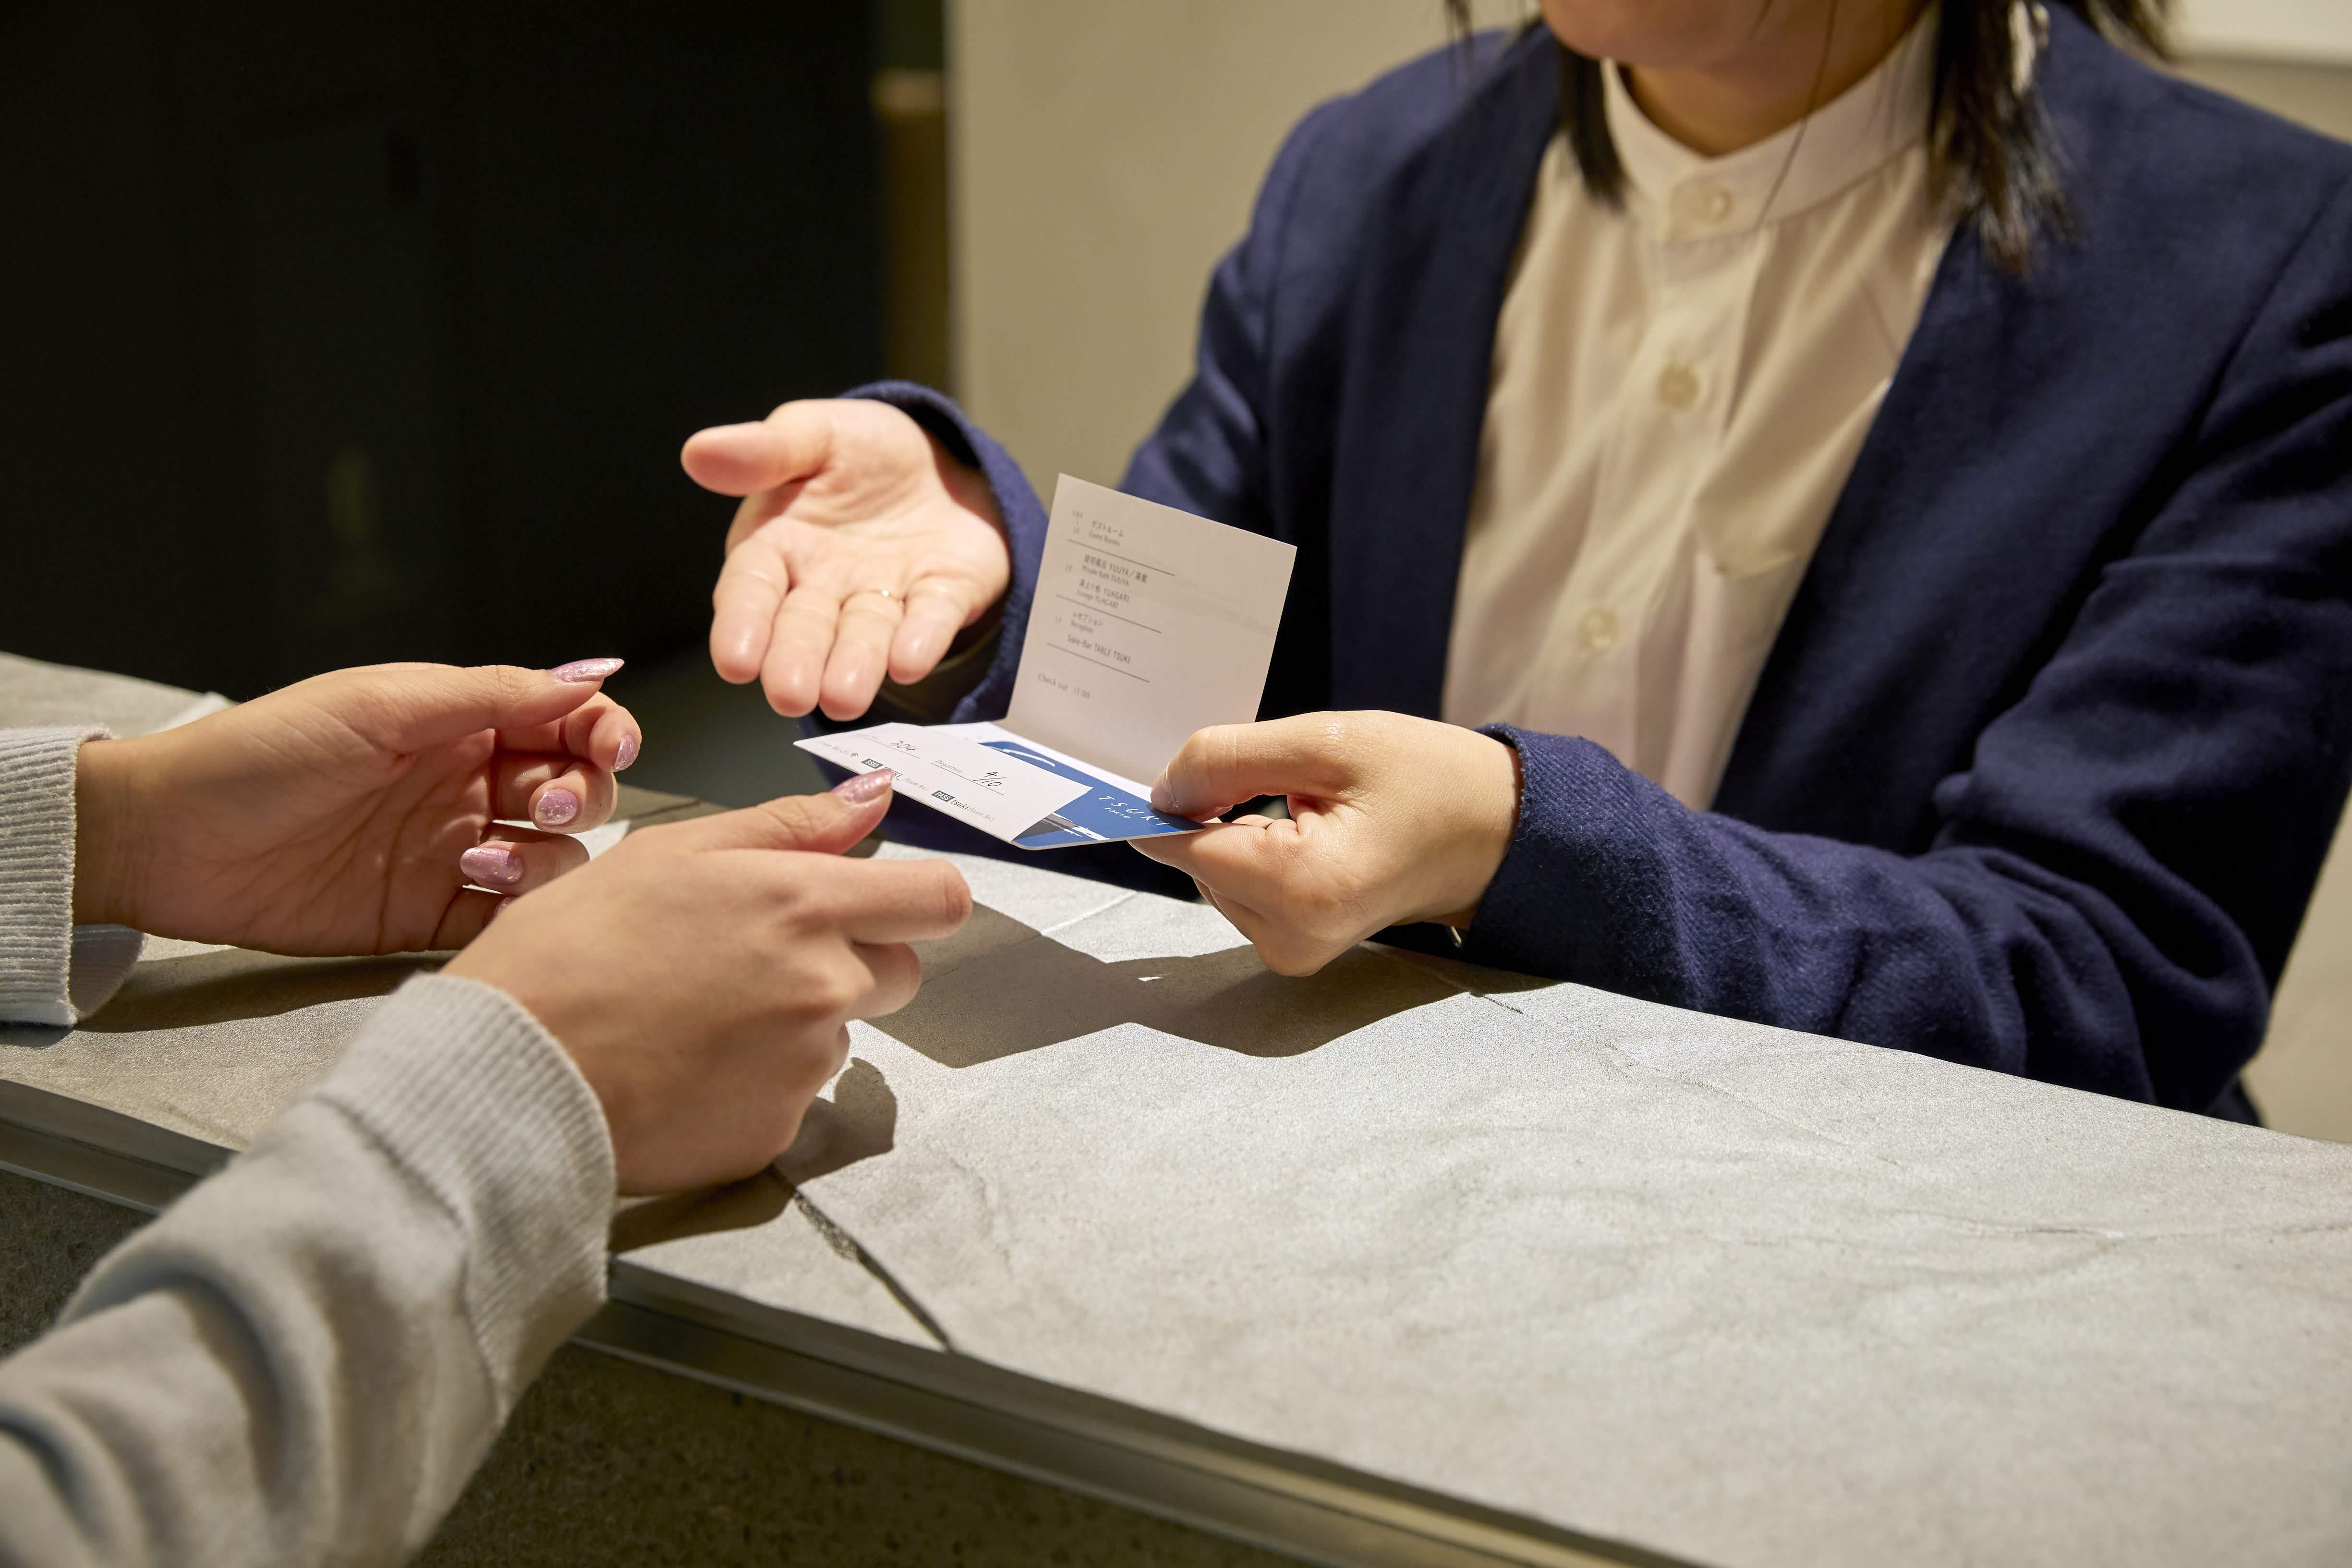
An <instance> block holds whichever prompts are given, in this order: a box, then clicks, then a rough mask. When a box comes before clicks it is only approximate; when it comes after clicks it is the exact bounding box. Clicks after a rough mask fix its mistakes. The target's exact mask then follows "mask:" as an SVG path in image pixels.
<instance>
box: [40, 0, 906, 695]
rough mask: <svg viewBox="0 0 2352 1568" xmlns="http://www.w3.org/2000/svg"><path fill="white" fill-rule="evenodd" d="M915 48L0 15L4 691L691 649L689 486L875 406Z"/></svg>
mask: <svg viewBox="0 0 2352 1568" xmlns="http://www.w3.org/2000/svg"><path fill="white" fill-rule="evenodd" d="M916 9H917V10H918V11H919V10H921V8H920V7H917V8H916ZM908 14H909V12H908V7H907V6H905V5H888V6H877V5H870V4H866V3H864V0H840V3H833V4H824V3H814V0H811V3H793V0H768V3H766V4H740V3H731V0H678V3H673V4H671V5H663V6H658V7H656V6H647V5H621V4H614V3H610V0H577V3H573V4H568V5H553V4H544V3H540V0H474V3H472V4H466V5H457V4H447V3H444V0H412V3H410V4H405V5H398V4H387V3H384V0H361V3H357V4H342V5H332V6H320V5H302V4H293V3H288V0H234V3H231V0H211V3H205V0H0V535H5V550H0V575H5V579H6V580H7V582H8V592H7V595H6V604H7V609H6V617H7V620H6V627H5V632H0V647H7V648H8V649H10V650H11V651H14V652H18V653H23V654H27V655H31V656H33V657H35V658H51V659H57V660H60V661H65V662H70V663H76V664H84V665H91V666H96V667H100V668H110V669H116V670H121V671H125V672H128V673H131V674H136V675H142V676H148V677H151V678H153V679H163V680H168V681H171V682H173V683H174V684H178V685H183V686H193V687H198V688H205V687H209V688H213V689H219V690H222V691H226V692H227V693H229V694H230V695H232V696H249V695H252V694H254V693H256V692H257V691H260V690H262V689H267V688H268V687H270V686H274V685H277V684H280V683H282V682H284V681H287V680H289V679H298V678H299V677H301V676H303V675H307V674H310V673H312V672H315V671H317V670H320V669H324V668H332V667H335V666H338V665H343V664H351V663H355V662H362V661H367V660H374V659H383V658H432V659H449V660H457V661H478V660H490V659H497V660H504V661H511V662H524V663H552V662H556V661H558V660H562V659H565V658H579V657H583V656H587V655H592V654H605V653H622V654H643V653H646V652H651V651H658V650H660V649H662V648H664V647H674V646H676V645H677V644H679V643H681V642H684V641H688V640H691V639H693V638H695V637H698V636H699V634H700V631H701V628H702V626H703V625H704V624H705V620H706V617H707V616H708V605H709V598H708V595H709V584H710V580H711V577H712V574H713V572H714V571H715V568H716V564H717V561H718V554H719V542H720V535H721V533H722V531H723V529H724V524H725V518H726V515H727V506H726V504H725V503H723V502H718V501H715V500H713V499H712V498H709V497H707V496H704V495H701V494H700V493H699V492H698V491H697V490H695V489H693V487H692V486H690V485H689V484H688V482H687V481H686V480H685V479H684V478H683V476H682V475H681V474H680V473H679V471H678V468H677V447H678V444H679V442H680V441H681V440H682V439H683V438H684V437H686V436H687V435H688V433H689V432H691V431H692V430H694V429H695V428H696V427H698V426H700V425H703V424H706V423H710V422H712V421H716V420H722V419H736V418H743V417H748V416H757V415H758V414H761V413H764V412H765V411H766V410H767V409H768V408H769V407H770V406H772V405H773V404H775V403H777V402H779V401H781V400H782V399H784V398H786V397H791V396H798V395H811V394H821V393H826V392H831V391H835V390H838V389H840V388H842V387H844V386H846V385H848V384H853V383H855V382H856V381H859V380H863V379H866V378H867V377H870V376H872V375H874V374H877V373H878V372H879V371H880V370H881V369H882V364H883V346H882V345H883V342H884V333H883V321H882V313H883V292H882V290H883V245H884V236H883V228H882V221H883V220H882V213H883V210H884V204H883V201H882V194H881V190H880V188H879V176H880V153H879V148H880V140H879V137H878V135H877V122H876V118H875V114H874V110H873V108H872V106H871V103H870V102H869V81H870V79H872V77H873V75H874V70H875V68H876V65H877V57H878V56H879V54H880V53H881V51H882V50H883V49H884V48H885V47H886V46H888V45H889V44H890V41H891V40H893V39H900V40H903V39H904V38H906V37H908V36H909V32H910V29H909V27H908V23H907V20H906V18H907V16H908ZM929 14H930V15H933V16H935V15H936V5H933V6H931V7H930V8H929ZM911 31H912V36H913V37H916V38H917V39H918V43H917V44H916V46H915V47H922V46H921V43H920V41H919V40H920V39H921V38H922V37H924V29H923V28H922V27H921V26H919V25H917V26H914V27H913V28H912V30H911ZM896 47H902V48H903V47H907V46H906V45H905V44H904V43H903V42H901V43H899V44H898V45H897V46H896Z"/></svg>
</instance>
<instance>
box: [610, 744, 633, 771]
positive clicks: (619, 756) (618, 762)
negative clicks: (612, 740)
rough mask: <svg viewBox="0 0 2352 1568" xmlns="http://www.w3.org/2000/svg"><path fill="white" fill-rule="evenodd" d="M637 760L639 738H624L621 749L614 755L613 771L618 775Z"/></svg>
mask: <svg viewBox="0 0 2352 1568" xmlns="http://www.w3.org/2000/svg"><path fill="white" fill-rule="evenodd" d="M636 760H637V738H636V737H635V735H624V736H622V737H621V749H620V750H619V751H617V752H614V753H613V771H614V773H619V772H620V771H621V770H622V769H624V768H625V767H627V766H628V765H629V764H630V763H634V762H635V761H636Z"/></svg>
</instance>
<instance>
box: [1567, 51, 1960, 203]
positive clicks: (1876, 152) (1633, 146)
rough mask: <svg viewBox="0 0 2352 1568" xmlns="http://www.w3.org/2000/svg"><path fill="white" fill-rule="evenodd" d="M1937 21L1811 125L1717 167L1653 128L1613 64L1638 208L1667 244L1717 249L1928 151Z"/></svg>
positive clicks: (1614, 96)
mask: <svg viewBox="0 0 2352 1568" xmlns="http://www.w3.org/2000/svg"><path fill="white" fill-rule="evenodd" d="M1936 16H1937V6H1935V5H1930V6H1928V7H1927V10H1926V11H1925V12H1923V13H1922V14H1921V15H1920V16H1919V18H1918V20H1916V22H1914V23H1912V25H1911V30H1910V31H1909V32H1907V33H1906V34H1904V36H1903V40H1902V42H1900V43H1898V44H1896V45H1895V48H1894V50H1893V52H1892V53H1890V54H1889V55H1888V56H1887V57H1886V58H1885V59H1883V60H1881V61H1879V62H1878V64H1877V66H1876V67H1875V68H1874V69H1873V70H1872V71H1871V73H1870V74H1869V75H1868V76H1866V77H1864V78H1863V79H1861V80H1860V81H1858V82H1856V83H1854V84H1853V86H1852V87H1850V88H1848V89H1846V90H1845V91H1844V92H1843V93H1841V94H1839V95H1838V96H1837V97H1836V98H1835V99H1832V100H1831V101H1830V102H1828V103H1826V104H1824V105H1822V107H1821V108H1819V109H1817V110H1813V112H1812V113H1811V115H1809V116H1807V117H1806V119H1805V120H1803V121H1799V122H1798V123H1797V124H1795V125H1791V126H1790V127H1789V128H1788V129H1787V130H1785V131H1782V132H1780V133H1779V134H1777V135H1774V136H1770V137H1767V138H1766V139H1765V140H1763V141H1761V142H1758V143H1756V144H1755V145H1754V146H1752V147H1743V148H1741V149H1740V150H1739V151H1738V152H1737V153H1727V154H1725V155H1724V156H1723V157H1720V158H1708V157H1705V156H1702V155H1701V154H1699V153H1695V152H1693V151H1691V149H1689V148H1688V147H1685V146H1684V145H1683V144H1682V143H1681V142H1677V141H1675V139H1674V138H1673V137H1671V136H1669V135H1667V134H1666V133H1665V132H1663V131H1661V130H1659V129H1658V128H1657V126H1656V125H1654V124H1653V123H1652V122H1651V121H1650V117H1649V116H1648V115H1646V114H1644V113H1643V112H1642V110H1641V107H1640V105H1638V104H1636V103H1635V102H1634V101H1633V92H1632V90H1631V89H1628V88H1627V87H1626V85H1625V80H1624V74H1623V68H1622V67H1621V66H1617V65H1614V64H1612V65H1611V66H1610V68H1607V69H1605V70H1603V71H1602V72H1601V80H1602V83H1603V88H1602V92H1603V96H1604V99H1605V100H1606V108H1607V113H1608V117H1609V134H1610V136H1611V137H1612V140H1614V142H1616V145H1617V156H1618V158H1619V160H1620V162H1622V163H1623V164H1624V168H1625V180H1626V187H1627V195H1628V196H1629V197H1631V198H1632V203H1633V205H1635V206H1637V207H1639V208H1641V209H1643V211H1644V213H1645V216H1650V217H1652V218H1653V219H1654V222H1655V223H1656V224H1657V225H1658V226H1659V228H1660V229H1661V230H1662V231H1663V232H1662V237H1664V239H1665V241H1666V242H1667V243H1668V244H1676V243H1680V242H1682V241H1686V240H1699V239H1717V238H1720V237H1723V236H1725V235H1729V234H1737V233H1738V232H1740V231H1741V230H1743V229H1753V228H1756V227H1759V226H1761V225H1762V224H1763V223H1765V222H1768V221H1769V222H1771V223H1779V222H1780V221H1782V220H1783V219H1785V218H1789V217H1792V216H1796V215H1797V214H1799V213H1801V212H1805V211H1807V210H1808V209H1810V208H1812V207H1816V206H1819V205H1822V203H1823V202H1826V201H1828V200H1830V199H1831V198H1832V197H1833V196H1835V195H1838V193H1840V192H1841V191H1843V190H1846V189H1848V188H1849V187H1851V186H1852V185H1853V184H1856V183H1857V182H1859V181H1861V180H1864V179H1866V178H1868V177H1869V176H1870V175H1871V174H1874V173H1875V172H1876V171H1877V170H1879V169H1880V168H1883V167H1884V166H1885V164H1886V163H1888V162H1889V161H1890V160H1892V159H1894V158H1896V157H1899V156H1901V155H1902V154H1903V153H1906V152H1909V151H1911V150H1912V149H1914V148H1924V147H1925V146H1926V145H1927V117H1928V111H1929V110H1930V108H1931V107H1932V104H1933V101H1934V98H1935V87H1936V75H1935V73H1936ZM1776 184H1777V185H1778V186H1779V189H1778V190H1777V191H1776V190H1775V189H1774V186H1775V185H1776ZM1768 202H1769V203H1770V205H1771V211H1770V212H1769V213H1767V212H1765V210H1764V208H1765V204H1766V203H1768Z"/></svg>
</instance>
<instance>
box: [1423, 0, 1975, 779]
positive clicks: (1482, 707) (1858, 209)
mask: <svg viewBox="0 0 2352 1568" xmlns="http://www.w3.org/2000/svg"><path fill="white" fill-rule="evenodd" d="M1935 32H1936V27H1935V10H1934V8H1932V7H1931V8H1930V9H1929V10H1928V12H1927V15H1926V16H1923V17H1921V18H1920V19H1919V21H1918V22H1917V23H1916V25H1914V26H1913V27H1912V29H1911V31H1910V32H1909V33H1908V34H1907V35H1906V37H1905V38H1904V40H1903V42H1902V43H1901V44H1899V45H1898V46H1897V47H1895V51H1894V52H1893V53H1892V54H1891V55H1889V56H1888V57H1887V58H1886V59H1885V60H1884V61H1882V62H1881V63H1880V64H1879V66H1878V68H1876V69H1875V70H1874V71H1873V72H1872V73H1871V74H1870V75H1869V76H1867V77H1865V78H1864V79H1863V80H1862V81H1860V82H1858V83H1857V84H1855V85H1854V87H1853V88H1852V89H1850V90H1848V91H1847V92H1845V93H1843V95H1841V96H1840V97H1839V98H1837V99H1836V100H1834V101H1832V102H1831V103H1829V104H1827V105H1825V106H1824V107H1823V108H1822V109H1820V110H1816V111H1815V112H1814V114H1813V115H1812V116H1811V120H1810V121H1808V122H1807V123H1806V124H1804V125H1802V126H1792V127H1790V129H1789V130H1787V131H1784V132H1781V133H1780V134H1779V135H1777V136H1774V137H1772V138H1771V139H1770V140H1769V141H1766V142H1759V143H1758V144H1757V145H1755V146H1753V147H1748V148H1746V149H1744V150H1742V151H1740V152H1738V153H1732V154H1730V155H1729V156H1727V157H1722V158H1705V157H1701V156H1700V155H1699V154H1697V153H1693V152H1691V151H1690V150H1689V149H1688V148H1686V147H1684V146H1683V145H1682V144H1681V143H1679V142H1675V141H1674V140H1673V139H1672V138H1670V137H1668V136H1667V135H1666V134H1665V133H1664V132H1661V131H1660V130H1659V129H1658V128H1657V127H1656V126H1654V125H1653V124H1652V123H1651V122H1650V121H1649V120H1648V119H1647V118H1646V117H1645V116H1644V115H1643V112H1642V110H1640V109H1639V108H1638V107H1637V106H1636V105H1635V104H1634V102H1633V98H1632V95H1631V94H1630V93H1629V92H1628V90H1627V89H1626V88H1625V85H1624V83H1623V81H1622V79H1621V75H1620V72H1619V71H1618V69H1617V68H1615V67H1613V66H1612V67H1608V68H1605V69H1604V70H1603V71H1602V73H1601V74H1602V76H1603V77H1604V79H1605V81H1606V85H1605V89H1604V90H1605V92H1606V94H1607V112H1608V120H1609V130H1610V134H1611V135H1612V137H1613V138H1614V139H1615V141H1616V144H1617V150H1618V153H1619V156H1620V157H1621V158H1622V161H1623V163H1624V167H1625V174H1626V193H1625V205H1624V209H1623V210H1622V212H1619V211H1612V209H1610V208H1609V207H1607V206H1604V205H1601V203H1599V202H1597V201H1595V200H1594V199H1593V198H1592V197H1591V195H1590V194H1588V193H1587V191H1586V190H1585V188H1584V183H1583V180H1582V179H1581V177H1580V175H1579V174H1578V171H1577V166H1576V159H1575V156H1574V154H1573V153H1571V152H1570V150H1569V148H1568V145H1567V142H1566V139H1565V137H1558V138H1555V139H1554V141H1553V143H1552V146H1551V148H1550V150H1549V153H1547V154H1546V156H1545V158H1544V161H1543V165H1542V169H1541V172H1540V173H1539V174H1538V176H1537V179H1538V184H1537V190H1536V194H1535V198H1534V202H1533V205H1531V207H1530V209H1529V211H1528V220H1527V226H1526V229H1525V231H1524V233H1523V234H1522V236H1521V238H1520V241H1519V252H1518V256H1517V260H1516V261H1515V263H1514V270H1513V275H1512V279H1511V282H1510V286H1509V290H1508V292H1507V295H1506V296H1505V299H1504V302H1503V310H1502V315H1501V319H1500V321H1499V322H1498V323H1497V326H1496V333H1495V357H1494V369H1493V380H1492V382H1491V383H1490V384H1489V389H1488V393H1487V400H1486V427H1485V432H1484V435H1483V436H1482V437H1481V440H1480V447H1479V456H1478V474H1477V482H1476V488H1475V491H1474V493H1473V496H1472V500H1471V505H1470V518H1469V526H1468V531H1467V534H1466V537H1465V543H1464V548H1463V557H1462V576H1461V584H1460V587H1459V588H1458V590H1457V591H1456V594H1455V597H1454V626H1453V634H1452V644H1451V647H1450V650H1449V655H1448V659H1447V666H1446V674H1445V695H1444V717H1445V718H1446V719H1447V720H1448V721H1451V722H1454V723H1457V724H1484V723H1492V722H1498V721H1499V722H1508V723H1514V724H1519V725H1522V726H1525V727H1527V728H1528V729H1532V730H1538V731H1549V732H1551V733H1556V734H1570V735H1582V736H1585V737H1588V738H1589V739H1591V740H1592V741H1595V742H1599V743H1600V744H1601V745H1602V746H1604V747H1606V748H1608V750H1609V751H1610V752H1612V753H1613V754H1614V755H1615V756H1616V757H1617V758H1618V760H1619V761H1621V762H1622V763H1625V764H1626V765H1627V766H1629V767H1631V768H1633V769H1634V770H1635V771H1637V772H1639V773H1642V774H1643V775H1644V776H1645V777H1647V778H1649V779H1651V780H1653V781H1654V782H1655V783H1657V784H1661V785H1663V786H1664V788H1665V789H1666V790H1668V791H1669V792H1670V793H1672V794H1673V795H1675V797H1676V798H1677V799H1679V800H1681V801H1683V802H1684V803H1685V805H1691V806H1693V807H1696V808H1701V809H1704V808H1705V807H1706V805H1707V804H1708V803H1709V802H1710V801H1711V800H1712V799H1713V798H1714V796H1715V791H1716V785H1717V782H1718V781H1719V780H1720V779H1721V777H1722V774H1723V768H1724V763H1725V762H1726V760H1727V758H1728V756H1729V754H1730V751H1731V742H1732V739H1733V737H1734V736H1735V735H1736V734H1737V733H1738V729H1739V723H1740V720H1741V718H1742V717H1743V716H1744V714H1745V713H1746V711H1747V708H1748V699H1749V697H1750V695H1751V694H1752V693H1753V692H1754V690H1755V687H1756V679H1757V676H1758V675H1759V672H1760V671H1761V670H1762V668H1763V667H1764V660H1765V658H1766V656H1767V655H1768V654H1769V652H1770V651H1771V647H1772V640H1773V638H1774V637H1775V636H1777V635H1778V633H1779V631H1780V622H1781V620H1782V618H1783V617H1784V616H1786V615H1787V613H1788V609H1789V604H1790V599H1791V598H1792V597H1793V596H1794V595H1795V593H1796V589H1797V584H1798V582H1799V580H1800V579H1801V577H1802V576H1803V575H1804V572H1805V567H1806V564H1807V563H1809V562H1810V561H1811V559H1812V553H1813V547H1814V545H1815V544H1816V543H1817V542H1819V541H1820V539H1821V534H1822V527H1823V526H1824V525H1825V524H1826V523H1827V521H1829V515H1830V510H1831V508H1832V507H1833V506H1834V505H1835V504H1836V501H1837V498H1838V494H1839V492H1840V491H1841V490H1842V489H1843V488H1844V486H1845V481H1846V476H1847V474H1848V473H1849V472H1850V471H1851V470H1852V468H1853V462H1854V458H1855V456H1856V455H1857V454H1858V453H1859V452H1860V450H1861V447H1862V442H1863V437H1864V435H1865V434H1866V433H1867V432H1868V430H1869V428H1870V423H1871V419H1872V417H1873V416H1874V415H1875V414H1876V413H1877V410H1878V405H1879V401H1880V399H1881V398H1882V397H1883V396H1884V395H1885V392H1886V387H1887V384H1888V382H1889V381H1890V380H1891V379H1892V378H1893V376H1894V374H1895V363H1896V362H1897V361H1898V360H1899V359H1900V358H1901V357H1902V353H1903V348H1904V345H1905V343H1906V342H1908V341H1909V339H1910V336H1911V330H1912V328H1913V326H1914V325H1915V324H1916V322H1917V321H1918V318H1919V312H1920V310H1921V308H1922V306H1923V305H1924V304H1925V303H1926V300H1927V289H1928V287H1929V285H1930V284H1931V283H1932V282H1933V280H1934V278H1935V272H1936V268H1937V263H1938V261H1939V260H1940V259H1941V258H1942V256H1943V251H1944V247H1945V244H1946V242H1947V241H1948V239H1949V238H1950V236H1951V233H1952V228H1953V221H1952V218H1951V216H1950V215H1949V214H1948V212H1947V211H1945V210H1944V209H1943V208H1942V207H1941V206H1940V205H1938V204H1937V202H1936V201H1935V200H1934V199H1933V197H1932V195H1931V193H1930V191H1929V164H1928V157H1927V120H1928V111H1929V100H1930V96H1931V93H1932V89H1933V71H1934V59H1935ZM1776 186H1777V189H1776ZM1768 202H1769V210H1767V203H1768Z"/></svg>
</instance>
